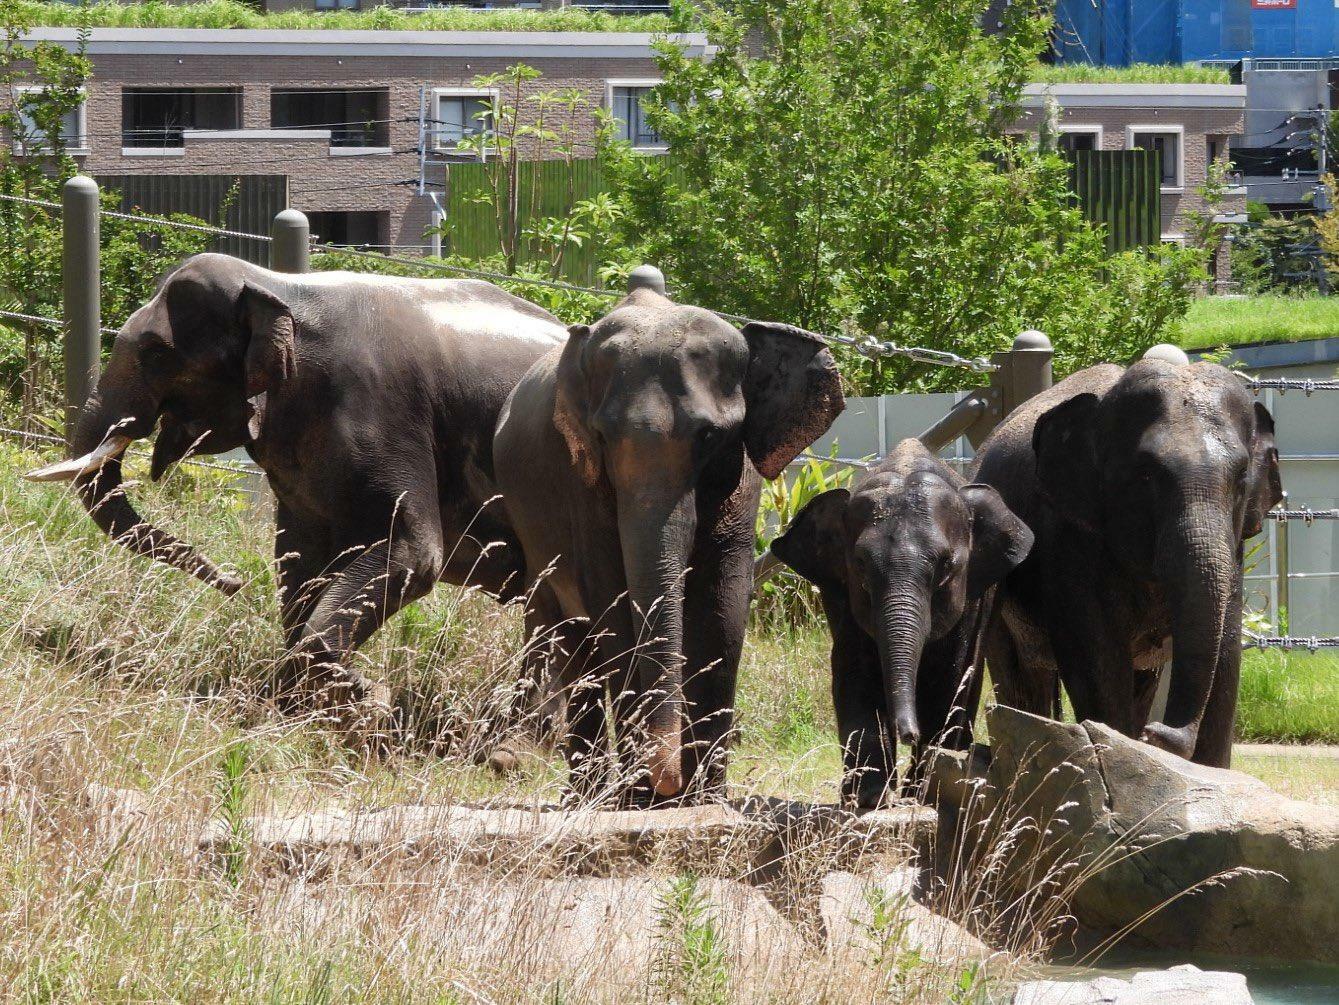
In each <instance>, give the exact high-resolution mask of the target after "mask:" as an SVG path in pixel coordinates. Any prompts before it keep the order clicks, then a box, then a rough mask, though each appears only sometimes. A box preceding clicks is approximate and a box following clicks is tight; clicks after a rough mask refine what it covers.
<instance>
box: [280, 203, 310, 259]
mask: <svg viewBox="0 0 1339 1005" xmlns="http://www.w3.org/2000/svg"><path fill="white" fill-rule="evenodd" d="M270 238H271V241H270V268H271V269H273V270H274V271H275V272H310V271H311V228H310V227H309V226H308V225H307V214H306V213H303V212H302V211H301V210H297V209H285V210H281V211H280V212H279V213H278V214H277V215H276V216H275V218H274V223H272V224H270Z"/></svg>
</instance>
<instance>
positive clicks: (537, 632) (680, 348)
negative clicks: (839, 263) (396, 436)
mask: <svg viewBox="0 0 1339 1005" xmlns="http://www.w3.org/2000/svg"><path fill="white" fill-rule="evenodd" d="M843 405H844V401H843V399H842V393H841V386H840V381H839V378H838V374H837V368H836V364H835V362H834V361H833V359H832V355H831V354H830V353H829V352H828V350H827V348H826V346H825V345H824V344H823V342H821V341H820V340H819V339H817V338H815V337H814V336H812V335H809V334H807V333H805V332H802V331H800V330H799V329H795V328H789V327H787V326H784V325H771V324H758V323H753V324H748V325H745V326H744V329H743V331H742V332H741V331H740V330H739V329H736V328H735V327H733V326H732V325H730V324H727V323H726V322H725V321H722V320H721V319H720V318H718V317H716V316H715V315H714V314H711V313H709V312H708V311H704V310H701V309H700V308H696V307H685V306H681V305H678V304H675V303H673V302H671V301H670V300H667V299H666V298H665V297H663V296H661V295H660V294H658V293H655V292H653V291H651V290H649V289H640V290H637V291H635V292H634V293H632V294H630V295H629V296H628V297H626V298H625V299H624V300H622V301H621V302H620V303H619V304H617V305H616V306H615V307H614V309H613V310H612V311H611V312H610V313H609V314H608V315H607V316H606V317H604V318H603V319H601V320H600V321H599V322H598V323H597V324H595V325H594V326H591V327H587V326H585V325H576V326H574V327H573V328H572V329H571V335H570V338H569V339H568V341H567V344H566V346H564V347H563V348H562V349H556V350H553V351H552V352H550V353H549V354H548V355H547V356H545V357H544V358H543V359H542V360H540V361H539V362H538V363H536V364H535V366H534V367H533V368H532V369H531V370H530V372H529V373H528V374H526V376H525V378H524V379H523V380H522V381H521V382H520V384H518V385H517V387H516V390H515V391H514V392H513V393H512V396H511V398H510V399H509V400H508V402H507V405H506V407H505V409H504V410H503V413H502V417H501V419H500V420H499V422H498V429H497V436H496V440H495V443H494V450H493V454H494V460H495V464H496V467H497V477H498V484H499V485H500V486H501V488H502V492H503V498H504V501H505V504H506V508H507V513H508V515H509V517H510V520H511V524H512V526H513V527H514V529H515V531H516V534H517V536H518V537H519V539H520V542H521V545H522V548H523V551H524V554H525V568H526V578H527V581H528V582H529V583H531V584H533V586H534V592H533V596H532V597H531V606H530V627H531V632H532V639H536V640H539V639H547V638H549V637H551V636H558V638H555V639H554V641H555V643H556V646H557V648H558V649H559V651H560V653H565V654H566V657H567V658H565V661H564V664H563V667H562V668H560V674H561V677H562V683H563V685H564V686H565V688H566V691H567V708H568V716H567V719H568V722H567V734H568V735H567V739H566V741H565V745H564V748H565V749H564V752H565V754H566V757H567V760H568V764H569V766H570V769H571V775H572V780H573V783H574V785H575V788H576V790H577V791H579V792H582V793H583V794H586V795H589V796H591V797H596V798H599V797H602V796H604V795H610V796H616V797H618V798H619V799H621V800H622V801H624V802H631V803H643V802H652V801H655V800H657V799H665V798H672V797H678V796H681V795H683V794H684V793H685V792H686V791H691V792H692V793H694V794H696V795H701V794H702V793H704V792H707V791H720V790H721V789H722V788H723V787H724V783H725V757H726V746H727V744H728V742H729V739H730V736H731V732H732V725H733V706H734V696H735V678H736V673H737V671H738V667H739V657H740V652H741V649H742V647H743V642H744V628H745V624H746V622H747V620H748V610H749V598H750V595H751V592H752V586H753V533H754V529H753V528H754V519H755V517H756V514H757V510H758V496H759V493H760V490H761V481H760V478H759V476H761V477H763V478H775V477H776V476H777V475H779V474H780V473H781V472H782V471H783V470H784V469H785V467H786V465H787V464H788V463H790V461H791V460H793V459H794V458H795V456H796V455H797V454H798V453H799V452H800V451H801V450H803V449H804V448H805V447H806V446H808V445H809V444H810V443H812V442H813V440H814V439H815V438H816V437H818V436H819V435H821V434H822V433H823V432H824V431H825V430H826V429H827V428H828V426H829V425H830V424H831V422H832V420H833V419H834V418H835V417H836V416H837V414H838V413H839V412H840V411H841V409H842V407H843ZM555 665H556V664H555ZM607 708H612V710H613V724H612V726H613V729H612V733H613V736H612V739H613V740H614V741H615V748H616V752H617V755H618V756H617V758H615V757H614V756H613V754H614V753H615V751H611V750H610V749H609V743H610V740H611V736H610V732H611V730H610V728H609V723H608V721H607V719H606V709H607ZM615 769H617V771H615Z"/></svg>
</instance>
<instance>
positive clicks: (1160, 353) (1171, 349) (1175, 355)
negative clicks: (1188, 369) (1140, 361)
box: [1144, 342, 1190, 366]
mask: <svg viewBox="0 0 1339 1005" xmlns="http://www.w3.org/2000/svg"><path fill="white" fill-rule="evenodd" d="M1144 359H1160V360H1165V361H1166V362H1168V363H1171V364H1173V365H1174V366H1186V365H1187V364H1189V363H1190V357H1189V356H1187V355H1186V351H1185V350H1184V349H1182V348H1181V347H1180V346H1175V345H1168V344H1167V343H1166V342H1163V343H1160V344H1159V345H1155V346H1153V347H1151V348H1150V349H1149V350H1148V352H1146V353H1144Z"/></svg>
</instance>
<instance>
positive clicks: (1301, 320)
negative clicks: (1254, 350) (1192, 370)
mask: <svg viewBox="0 0 1339 1005" xmlns="http://www.w3.org/2000/svg"><path fill="white" fill-rule="evenodd" d="M1335 336H1339V297H1280V296H1261V297H1246V298H1244V299H1239V300H1238V299H1232V298H1228V297H1204V298H1202V299H1200V300H1196V301H1195V302H1194V303H1193V304H1191V306H1190V312H1189V313H1188V314H1187V315H1186V317H1185V320H1184V321H1182V322H1181V326H1180V333H1179V337H1178V341H1179V343H1180V345H1181V346H1182V347H1183V348H1185V349H1216V348H1218V347H1219V346H1237V345H1254V344H1257V343H1265V342H1301V341H1304V340H1306V339H1320V338H1333V337H1335Z"/></svg>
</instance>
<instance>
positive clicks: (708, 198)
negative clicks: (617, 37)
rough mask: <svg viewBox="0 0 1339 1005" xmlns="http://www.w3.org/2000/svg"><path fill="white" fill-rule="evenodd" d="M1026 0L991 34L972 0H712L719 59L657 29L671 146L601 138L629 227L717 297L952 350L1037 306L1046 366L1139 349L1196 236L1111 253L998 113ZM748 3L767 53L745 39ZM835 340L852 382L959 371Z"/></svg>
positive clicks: (1011, 77)
mask: <svg viewBox="0 0 1339 1005" xmlns="http://www.w3.org/2000/svg"><path fill="white" fill-rule="evenodd" d="M1025 8H1026V10H1025ZM1030 9H1031V6H1030V5H1013V6H1012V7H1010V8H1009V11H1010V12H1009V13H1008V14H1007V15H1006V18H1007V24H1006V29H1005V30H1004V31H1003V32H1002V33H1000V34H998V35H993V36H986V35H983V34H982V33H981V31H980V30H979V28H978V18H979V16H980V10H981V8H980V4H979V3H977V2H974V0H952V2H948V3H942V2H933V3H932V2H930V0H912V2H902V0H838V2H837V3H835V4H833V3H826V2H821V0H786V2H784V3H780V4H777V3H773V2H770V0H741V2H739V3H736V4H732V5H731V6H730V9H729V10H728V11H727V10H722V9H719V8H716V7H711V8H709V9H708V10H707V11H706V12H704V14H703V17H704V19H705V21H706V24H707V26H708V29H709V31H710V34H711V37H712V39H713V41H715V42H716V43H717V44H718V46H719V50H718V53H717V55H716V57H715V58H714V59H712V60H710V61H699V60H697V59H694V58H692V57H690V56H688V55H686V54H684V53H683V52H681V51H680V50H679V49H678V48H677V47H675V46H672V45H664V46H661V47H660V49H659V55H658V59H659V63H660V67H661V72H662V76H663V77H664V80H665V83H664V84H662V85H661V86H660V87H659V88H658V101H656V102H655V103H654V107H651V108H650V109H649V110H648V118H649V120H650V123H651V125H652V127H653V128H655V129H656V130H657V132H658V133H659V134H660V136H661V137H662V139H663V140H664V141H665V142H666V143H667V144H668V147H669V151H670V155H669V157H667V158H654V157H645V156H639V155H637V154H635V153H634V152H633V151H632V150H631V149H629V148H628V147H627V146H626V145H624V144H619V143H614V142H611V141H608V140H606V142H605V143H604V145H603V146H604V156H605V157H606V159H607V161H608V167H607V170H608V172H609V174H610V176H611V178H612V179H613V183H614V187H615V191H616V193H617V194H618V195H619V197H620V199H621V200H622V201H623V202H624V204H625V206H626V208H627V215H626V217H625V218H624V220H623V230H624V234H625V238H626V240H627V242H628V244H629V245H630V246H632V247H634V248H635V249H636V252H637V253H638V254H640V256H641V257H643V258H644V259H645V260H647V261H653V262H656V263H657V264H658V265H660V266H661V267H662V268H663V269H664V270H665V271H666V273H667V274H669V275H671V276H672V277H673V279H674V282H675V286H676V288H677V289H678V291H679V292H680V293H681V294H682V295H683V297H684V298H685V299H687V300H690V301H693V302H696V303H701V304H705V305H708V306H711V307H714V308H717V309H722V310H727V311H730V312H732V313H737V314H743V315H747V316H752V317H766V318H775V319H780V320H785V321H788V322H791V323H794V324H799V325H802V326H804V327H807V328H811V329H816V330H833V329H837V328H846V329H847V330H849V331H852V332H854V333H857V334H860V333H874V334H877V335H879V336H880V337H884V338H890V339H891V340H893V341H894V342H898V343H901V344H904V345H920V346H928V347H931V348H937V349H950V350H953V351H955V352H958V353H960V354H962V355H968V356H979V355H985V354H988V353H989V352H991V351H994V350H996V349H999V348H1001V347H1003V346H1006V345H1008V344H1009V342H1010V340H1011V339H1012V338H1013V337H1014V336H1015V335H1016V334H1017V333H1018V332H1019V331H1021V330H1023V329H1026V328H1039V329H1041V330H1042V331H1044V332H1046V333H1047V334H1048V335H1049V336H1050V337H1051V339H1052V341H1053V342H1054V343H1055V345H1056V347H1057V352H1058V359H1057V376H1063V375H1064V373H1066V372H1067V371H1069V370H1072V369H1074V368H1075V367H1079V366H1084V365H1088V364H1090V363H1093V362H1097V361H1099V360H1113V359H1114V360H1118V361H1123V360H1124V359H1126V358H1129V357H1130V356H1133V355H1135V354H1136V353H1137V352H1139V351H1141V350H1142V349H1143V348H1146V347H1147V346H1148V345H1151V344H1153V343H1154V342H1156V341H1158V336H1159V333H1160V326H1161V325H1163V324H1164V323H1165V322H1166V321H1167V320H1168V319H1169V318H1171V317H1174V316H1175V313H1176V311H1177V310H1180V309H1182V308H1183V306H1184V304H1185V303H1186V302H1187V301H1188V297H1187V295H1186V289H1185V288H1186V285H1187V284H1188V283H1189V282H1193V281H1195V280H1197V279H1198V278H1199V277H1200V276H1201V275H1202V273H1203V260H1204V255H1203V253H1202V252H1201V251H1199V250H1198V249H1174V248H1168V249H1154V250H1153V252H1152V253H1151V254H1148V255H1146V256H1144V255H1142V253H1137V254H1134V255H1129V254H1127V255H1125V256H1121V257H1118V258H1116V259H1109V258H1108V256H1107V253H1106V251H1105V249H1104V247H1103V243H1102V238H1101V235H1100V233H1099V232H1098V231H1097V230H1095V229H1094V228H1093V227H1092V226H1090V225H1089V224H1088V223H1086V222H1085V221H1084V219H1083V218H1082V215H1081V212H1080V210H1079V209H1078V208H1077V206H1076V205H1075V204H1074V200H1073V197H1072V194H1071V192H1070V190H1069V182H1068V171H1067V166H1066V163H1065V162H1064V161H1063V160H1062V159H1061V158H1060V157H1059V156H1056V155H1053V154H1051V153H1049V152H1047V151H1045V150H1042V149H1039V148H1037V147H1035V146H1032V145H1028V144H1019V143H1016V142H1014V141H1012V140H1011V139H1010V138H1009V137H1007V136H1006V135H1005V133H1004V129H1005V127H1006V126H1007V125H1008V124H1010V123H1012V122H1014V121H1016V119H1017V117H1018V112H1019V105H1018V102H1019V97H1020V95H1021V92H1022V88H1023V86H1024V84H1025V83H1026V82H1027V80H1028V79H1029V76H1030V74H1031V73H1032V71H1033V70H1034V69H1035V64H1034V58H1035V54H1036V52H1037V51H1039V50H1040V48H1041V47H1042V45H1043V44H1044V40H1045V38H1046V31H1047V22H1046V21H1045V20H1043V19H1040V18H1037V17H1034V16H1031V15H1030V14H1028V13H1027V10H1030ZM755 24H757V25H761V26H762V30H763V32H764V34H765V35H766V37H767V38H768V40H769V42H770V48H769V51H768V55H767V58H766V59H755V58H753V57H752V56H751V55H750V43H749V42H748V41H747V37H748V34H749V28H750V26H751V25H755ZM1109 276H1111V277H1114V279H1115V281H1114V282H1112V283H1108V282H1107V279H1108V277H1109ZM1150 298H1151V300H1150ZM1104 325H1115V329H1114V330H1113V331H1112V332H1111V334H1110V335H1109V336H1108V334H1107V333H1106V331H1105V330H1104V328H1103V326H1104ZM841 355H842V360H841V362H842V364H843V371H844V373H845V374H846V376H847V377H848V379H849V382H850V383H851V385H852V386H853V389H854V390H855V391H856V392H857V393H861V394H871V393H880V392H886V391H889V390H894V389H898V390H944V389H949V388H953V387H959V386H962V384H963V383H964V381H965V380H969V379H971V378H967V377H965V376H964V374H963V372H961V371H946V370H926V369H925V368H924V367H923V366H920V365H918V364H915V363H910V362H908V361H905V360H885V361H882V362H880V363H870V362H868V361H865V360H863V359H862V358H859V357H857V356H855V355H854V354H851V353H844V354H841Z"/></svg>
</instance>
